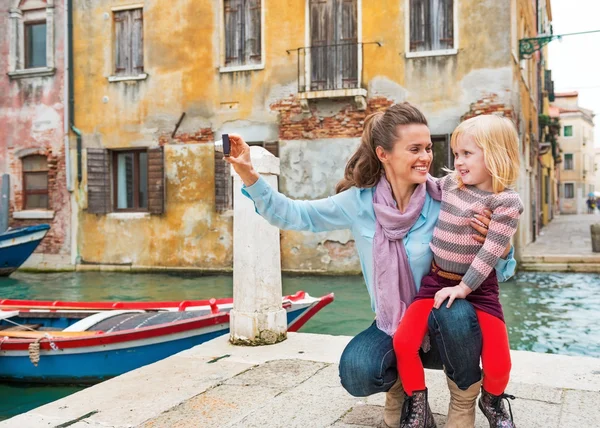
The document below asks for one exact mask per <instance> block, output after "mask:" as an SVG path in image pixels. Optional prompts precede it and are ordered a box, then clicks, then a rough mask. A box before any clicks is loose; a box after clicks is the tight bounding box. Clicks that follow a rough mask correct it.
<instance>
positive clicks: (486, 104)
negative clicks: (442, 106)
mask: <svg viewBox="0 0 600 428" xmlns="http://www.w3.org/2000/svg"><path fill="white" fill-rule="evenodd" d="M482 114H498V115H501V116H505V117H509V118H511V119H513V120H516V119H517V118H516V117H515V114H514V110H513V108H512V106H510V105H506V104H503V103H500V102H499V101H498V95H497V94H489V95H488V96H487V97H485V98H482V99H480V100H477V101H475V102H474V103H471V106H470V108H469V111H468V112H467V113H465V115H464V116H463V117H462V118H461V121H462V120H467V119H470V118H472V117H475V116H480V115H482Z"/></svg>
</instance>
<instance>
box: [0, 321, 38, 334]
mask: <svg viewBox="0 0 600 428" xmlns="http://www.w3.org/2000/svg"><path fill="white" fill-rule="evenodd" d="M3 321H6V322H8V323H11V324H14V325H16V326H17V327H21V328H24V329H25V330H31V331H37V330H36V329H34V328H31V327H28V326H26V325H25V324H19V323H18V322H15V321H11V320H9V319H8V318H5V319H4V320H3Z"/></svg>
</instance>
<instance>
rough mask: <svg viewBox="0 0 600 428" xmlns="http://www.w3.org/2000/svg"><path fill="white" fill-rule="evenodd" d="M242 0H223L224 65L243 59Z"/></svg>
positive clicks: (236, 63) (235, 63)
mask: <svg viewBox="0 0 600 428" xmlns="http://www.w3.org/2000/svg"><path fill="white" fill-rule="evenodd" d="M242 1H243V0H225V1H224V9H225V11H224V14H225V65H239V64H241V63H242V60H243V50H242V49H243V46H242V44H243V42H242V41H243V37H242V27H243V19H242V18H243V13H242V12H243V8H242V6H243V4H242Z"/></svg>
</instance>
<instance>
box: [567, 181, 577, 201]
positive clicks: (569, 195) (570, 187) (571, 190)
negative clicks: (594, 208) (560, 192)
mask: <svg viewBox="0 0 600 428" xmlns="http://www.w3.org/2000/svg"><path fill="white" fill-rule="evenodd" d="M574 197H575V185H574V184H573V183H565V199H573V198H574Z"/></svg>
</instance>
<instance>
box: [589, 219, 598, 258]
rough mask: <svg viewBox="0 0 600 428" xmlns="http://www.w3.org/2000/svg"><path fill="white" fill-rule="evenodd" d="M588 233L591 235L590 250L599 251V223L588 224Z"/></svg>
mask: <svg viewBox="0 0 600 428" xmlns="http://www.w3.org/2000/svg"><path fill="white" fill-rule="evenodd" d="M590 234H591V235H592V251H593V252H594V253H600V223H597V224H591V225H590Z"/></svg>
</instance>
